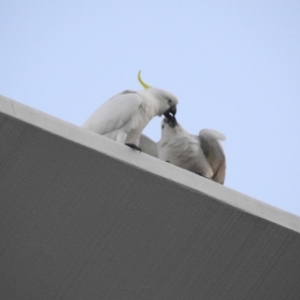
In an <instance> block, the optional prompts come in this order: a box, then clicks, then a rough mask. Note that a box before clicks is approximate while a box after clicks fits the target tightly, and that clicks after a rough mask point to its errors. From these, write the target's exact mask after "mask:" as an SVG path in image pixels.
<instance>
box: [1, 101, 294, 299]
mask: <svg viewBox="0 0 300 300" xmlns="http://www.w3.org/2000/svg"><path fill="white" fill-rule="evenodd" d="M0 111H1V112H0V220H1V226H0V241H1V242H0V253H1V255H0V295H2V297H4V298H3V299H72V300H73V299H85V300H86V299H116V300H118V299H130V300H135V299H138V300H143V299H170V300H171V299H172V300H173V299H188V300H191V299H205V300H207V299H214V300H215V299H230V300H234V299H239V300H240V299H255V300H256V299H280V300H281V299H298V298H299V295H300V284H299V282H300V235H299V233H300V218H299V217H297V216H295V215H293V214H290V213H287V212H284V211H282V210H279V209H277V208H274V207H272V206H270V205H267V204H264V203H262V202H260V201H258V200H255V199H253V198H250V197H248V196H246V195H243V194H241V193H238V192H236V191H233V190H231V189H229V188H227V187H224V186H221V185H219V184H217V183H214V182H211V181H209V180H206V179H205V178H201V177H200V176H198V175H195V174H193V173H190V172H188V171H185V170H182V169H179V168H177V167H175V166H173V165H171V164H168V163H165V162H163V161H160V160H158V159H156V158H154V157H151V156H148V155H146V154H144V153H141V154H140V153H139V152H137V151H135V150H132V149H130V148H129V147H126V146H124V145H121V144H118V143H116V142H114V141H112V140H109V139H107V138H105V137H102V136H99V135H97V134H95V133H92V132H88V131H86V130H84V129H82V128H79V127H77V126H74V125H72V124H69V123H66V122H64V121H61V120H59V119H56V118H54V117H51V116H49V115H46V114H44V113H41V112H39V111H36V110H34V109H32V108H29V107H27V106H24V105H22V104H20V103H18V102H15V101H12V100H10V99H8V98H5V97H2V96H1V97H0ZM283 201H284V199H283Z"/></svg>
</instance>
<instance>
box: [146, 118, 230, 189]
mask: <svg viewBox="0 0 300 300" xmlns="http://www.w3.org/2000/svg"><path fill="white" fill-rule="evenodd" d="M225 139H226V137H225V136H224V135H223V134H222V133H220V132H217V131H215V130H211V129H202V130H201V131H200V133H199V135H198V136H197V135H192V134H190V133H188V132H187V131H186V130H185V129H184V128H183V127H182V126H181V125H180V124H178V123H177V120H176V118H175V117H170V118H165V119H163V120H162V123H161V139H160V141H158V142H157V143H155V142H154V141H152V140H151V139H149V138H148V137H147V136H145V135H142V136H141V139H140V147H141V149H142V151H143V152H145V153H147V154H149V155H152V156H156V157H158V158H160V159H162V160H164V161H167V162H170V163H171V164H174V165H176V166H178V167H181V168H183V169H186V170H188V171H191V172H194V173H197V174H199V175H201V176H203V177H206V178H209V179H211V180H213V181H215V182H218V183H220V184H224V180H225V170H226V159H225V154H224V150H223V148H222V146H221V144H220V142H219V140H225Z"/></svg>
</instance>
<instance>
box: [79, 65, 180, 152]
mask: <svg viewBox="0 0 300 300" xmlns="http://www.w3.org/2000/svg"><path fill="white" fill-rule="evenodd" d="M138 80H139V82H140V84H141V85H142V86H143V87H144V90H141V91H133V90H125V91H124V92H122V93H120V94H117V95H116V96H114V97H112V98H110V99H109V100H107V101H106V102H104V103H103V104H102V105H101V106H100V107H99V108H98V109H97V110H96V111H95V112H94V113H93V114H92V115H91V116H90V117H89V118H88V119H87V121H86V122H85V123H84V124H83V126H82V127H83V128H86V129H88V130H91V131H93V132H96V133H98V134H101V135H104V136H106V137H108V138H111V139H113V140H115V141H117V142H120V143H123V144H125V145H127V146H129V147H131V148H133V149H136V150H139V151H141V148H140V147H139V140H140V135H141V133H142V131H143V129H144V128H145V127H146V125H147V124H148V123H149V122H150V121H151V119H152V118H153V117H155V116H161V115H164V116H165V117H167V118H171V117H174V116H175V114H176V106H177V104H178V100H177V98H176V96H175V95H173V94H172V93H170V92H167V91H165V90H162V89H159V88H155V87H151V86H149V85H147V84H146V83H145V82H143V80H142V79H141V71H139V73H138Z"/></svg>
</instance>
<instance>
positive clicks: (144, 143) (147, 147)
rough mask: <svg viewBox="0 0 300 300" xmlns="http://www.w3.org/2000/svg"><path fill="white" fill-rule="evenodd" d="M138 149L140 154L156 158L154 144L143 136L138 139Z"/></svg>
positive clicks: (155, 146)
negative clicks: (143, 153)
mask: <svg viewBox="0 0 300 300" xmlns="http://www.w3.org/2000/svg"><path fill="white" fill-rule="evenodd" d="M140 148H141V149H142V152H145V153H147V154H149V155H151V156H154V157H158V154H157V145H156V143H155V142H154V141H152V140H151V139H150V138H148V137H147V136H146V135H144V134H142V135H141V138H140Z"/></svg>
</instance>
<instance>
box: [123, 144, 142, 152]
mask: <svg viewBox="0 0 300 300" xmlns="http://www.w3.org/2000/svg"><path fill="white" fill-rule="evenodd" d="M125 145H126V146H128V147H130V148H132V149H135V150H137V151H140V152H142V149H141V148H140V147H138V146H137V145H135V144H131V143H128V144H125Z"/></svg>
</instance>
